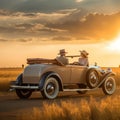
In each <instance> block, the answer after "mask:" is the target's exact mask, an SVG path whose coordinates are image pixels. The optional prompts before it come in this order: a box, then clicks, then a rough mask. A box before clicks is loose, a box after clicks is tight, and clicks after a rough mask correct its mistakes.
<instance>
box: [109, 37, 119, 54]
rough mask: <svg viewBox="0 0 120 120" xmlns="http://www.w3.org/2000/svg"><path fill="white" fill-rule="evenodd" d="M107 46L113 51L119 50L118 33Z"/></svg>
mask: <svg viewBox="0 0 120 120" xmlns="http://www.w3.org/2000/svg"><path fill="white" fill-rule="evenodd" d="M108 48H109V49H110V50H113V51H118V52H120V35H118V36H117V37H116V38H115V39H114V40H112V42H111V43H110V44H109V45H108Z"/></svg>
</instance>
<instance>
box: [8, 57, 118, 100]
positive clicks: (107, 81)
mask: <svg viewBox="0 0 120 120" xmlns="http://www.w3.org/2000/svg"><path fill="white" fill-rule="evenodd" d="M27 62H28V64H29V65H28V66H27V67H26V68H25V69H24V71H23V73H21V74H20V75H19V76H18V77H17V79H16V81H13V82H11V85H10V87H11V89H12V90H15V91H16V94H17V96H18V97H19V98H21V99H25V98H29V97H30V96H31V94H32V92H34V91H36V90H37V91H40V92H41V94H42V96H43V97H44V98H48V99H54V98H56V97H57V95H58V93H59V91H76V92H78V93H80V94H84V93H86V92H87V91H89V90H96V89H98V88H102V90H103V92H104V93H105V94H107V95H111V94H113V93H114V92H115V89H116V82H115V78H114V76H115V74H114V73H113V72H112V70H111V69H110V68H109V69H107V70H102V69H101V68H100V67H98V66H91V67H86V66H79V65H72V64H70V65H63V64H62V63H61V62H60V61H58V60H57V59H42V58H36V59H32V58H31V59H27Z"/></svg>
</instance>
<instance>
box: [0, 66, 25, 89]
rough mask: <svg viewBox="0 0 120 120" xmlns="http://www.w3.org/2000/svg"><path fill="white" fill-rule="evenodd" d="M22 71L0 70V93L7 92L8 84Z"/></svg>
mask: <svg viewBox="0 0 120 120" xmlns="http://www.w3.org/2000/svg"><path fill="white" fill-rule="evenodd" d="M22 71H23V69H22V68H0V91H7V90H8V89H9V83H10V82H11V81H14V80H16V77H17V76H18V75H19V74H20V73H21V72H22Z"/></svg>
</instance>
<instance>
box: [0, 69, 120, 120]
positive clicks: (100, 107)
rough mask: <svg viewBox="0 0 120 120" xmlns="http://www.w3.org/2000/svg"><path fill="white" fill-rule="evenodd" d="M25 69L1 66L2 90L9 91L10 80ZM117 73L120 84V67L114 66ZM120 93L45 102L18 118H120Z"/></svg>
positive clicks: (42, 119) (117, 81)
mask: <svg viewBox="0 0 120 120" xmlns="http://www.w3.org/2000/svg"><path fill="white" fill-rule="evenodd" d="M22 71H23V69H22V68H1V69H0V91H1V92H2V93H3V91H8V89H9V83H10V81H13V80H15V79H16V77H17V76H18V75H19V74H20V73H21V72H22ZM113 72H115V73H116V77H115V78H116V83H117V86H118V87H119V86H120V68H113ZM119 101H120V95H119V94H118V95H116V96H115V97H112V96H111V97H105V98H104V99H102V100H97V99H95V98H93V97H90V100H85V99H81V100H80V101H79V102H76V101H74V102H73V101H71V100H68V101H62V100H61V102H60V103H59V104H58V103H57V102H55V101H53V102H52V103H51V104H48V103H46V102H44V103H43V107H42V109H41V108H39V107H32V108H30V109H28V110H23V113H22V114H20V115H18V120H26V119H29V120H120V102H119Z"/></svg>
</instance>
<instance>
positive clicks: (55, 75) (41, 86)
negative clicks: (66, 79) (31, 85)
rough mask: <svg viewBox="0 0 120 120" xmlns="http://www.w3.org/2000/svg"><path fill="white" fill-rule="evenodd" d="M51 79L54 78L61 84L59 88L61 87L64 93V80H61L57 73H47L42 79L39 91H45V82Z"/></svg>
mask: <svg viewBox="0 0 120 120" xmlns="http://www.w3.org/2000/svg"><path fill="white" fill-rule="evenodd" d="M49 77H54V78H55V79H56V80H58V83H59V87H60V91H63V86H62V79H61V78H60V76H59V75H58V74H57V73H55V72H47V73H45V74H43V75H42V77H41V79H40V83H39V89H40V90H43V87H44V84H45V81H46V80H47V79H48V78H49Z"/></svg>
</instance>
